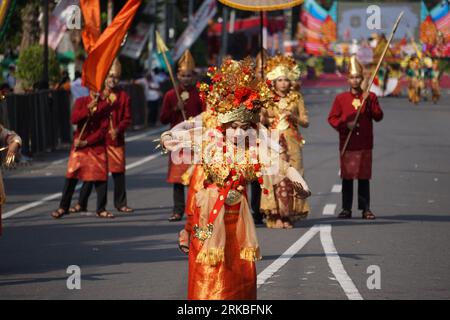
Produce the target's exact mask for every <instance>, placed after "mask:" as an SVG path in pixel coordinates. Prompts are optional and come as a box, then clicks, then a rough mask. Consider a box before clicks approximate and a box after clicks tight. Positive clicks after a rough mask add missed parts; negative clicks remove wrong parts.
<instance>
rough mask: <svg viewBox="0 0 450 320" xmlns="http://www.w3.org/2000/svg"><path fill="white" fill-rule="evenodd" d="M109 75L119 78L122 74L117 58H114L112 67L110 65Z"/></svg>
mask: <svg viewBox="0 0 450 320" xmlns="http://www.w3.org/2000/svg"><path fill="white" fill-rule="evenodd" d="M109 74H113V75H115V76H116V77H118V78H120V76H121V74H122V65H121V64H120V61H119V59H118V58H115V59H114V61H113V63H112V65H111V69H109Z"/></svg>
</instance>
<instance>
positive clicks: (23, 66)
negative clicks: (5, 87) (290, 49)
mask: <svg viewBox="0 0 450 320" xmlns="http://www.w3.org/2000/svg"><path fill="white" fill-rule="evenodd" d="M43 56H44V48H43V47H42V46H40V45H32V46H30V47H28V48H25V49H24V50H22V52H21V53H20V55H19V61H18V62H17V78H18V79H20V80H21V81H22V86H23V88H24V89H25V90H31V89H33V87H34V86H35V85H36V84H37V83H38V82H39V81H40V80H41V79H42V74H43V72H44V64H43V63H39V61H42V60H43ZM59 72H60V70H59V64H58V61H57V60H56V54H55V52H54V51H53V50H51V49H49V57H48V77H49V80H50V83H56V82H57V81H58V77H59Z"/></svg>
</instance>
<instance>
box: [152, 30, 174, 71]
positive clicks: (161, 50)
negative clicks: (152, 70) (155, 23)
mask: <svg viewBox="0 0 450 320" xmlns="http://www.w3.org/2000/svg"><path fill="white" fill-rule="evenodd" d="M155 34H156V48H157V49H158V50H157V51H158V61H159V64H160V65H161V66H162V68H163V69H164V70H165V71H166V72H169V68H170V67H172V66H173V65H174V63H173V59H172V54H171V53H170V51H169V49H168V48H167V46H166V44H165V43H164V40H163V39H162V38H161V35H160V34H159V32H158V31H156V33H155ZM164 54H165V56H166V58H167V61H168V62H169V64H170V66H168V65H167V64H166V61H165V59H164V57H163V55H164Z"/></svg>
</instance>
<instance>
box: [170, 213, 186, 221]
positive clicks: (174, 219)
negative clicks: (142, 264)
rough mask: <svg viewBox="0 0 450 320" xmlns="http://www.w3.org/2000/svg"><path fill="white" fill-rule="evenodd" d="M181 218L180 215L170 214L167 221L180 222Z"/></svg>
mask: <svg viewBox="0 0 450 320" xmlns="http://www.w3.org/2000/svg"><path fill="white" fill-rule="evenodd" d="M182 218H183V217H182V216H181V214H179V213H174V214H172V216H171V217H170V218H169V219H168V220H169V221H170V222H175V221H181V219H182Z"/></svg>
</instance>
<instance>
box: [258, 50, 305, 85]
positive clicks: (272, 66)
mask: <svg viewBox="0 0 450 320" xmlns="http://www.w3.org/2000/svg"><path fill="white" fill-rule="evenodd" d="M266 74H267V79H269V80H270V81H273V80H276V79H277V78H279V77H286V78H288V79H289V80H291V81H295V80H297V79H298V78H300V69H299V67H298V64H297V62H295V60H294V58H292V57H288V56H283V55H280V54H279V55H276V56H274V57H272V58H269V59H268V60H267V64H266Z"/></svg>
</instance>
